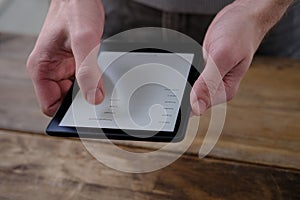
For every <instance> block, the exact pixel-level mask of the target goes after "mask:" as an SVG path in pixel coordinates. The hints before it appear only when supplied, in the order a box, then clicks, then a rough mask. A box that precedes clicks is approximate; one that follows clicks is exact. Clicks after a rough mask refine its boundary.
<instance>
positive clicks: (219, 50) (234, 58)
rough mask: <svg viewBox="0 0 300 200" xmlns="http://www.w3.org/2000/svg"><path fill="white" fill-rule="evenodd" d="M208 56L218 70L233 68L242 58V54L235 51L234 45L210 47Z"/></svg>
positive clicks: (225, 44) (226, 44)
mask: <svg viewBox="0 0 300 200" xmlns="http://www.w3.org/2000/svg"><path fill="white" fill-rule="evenodd" d="M209 55H210V57H211V58H212V60H213V61H214V63H215V64H216V65H217V67H218V68H220V67H233V66H235V65H237V64H238V63H239V62H240V61H241V60H242V59H243V58H244V56H243V53H242V52H241V51H240V50H235V47H234V45H232V44H229V43H224V44H221V45H216V46H213V47H211V50H210V51H209Z"/></svg>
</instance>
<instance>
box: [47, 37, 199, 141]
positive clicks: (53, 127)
mask: <svg viewBox="0 0 300 200" xmlns="http://www.w3.org/2000/svg"><path fill="white" fill-rule="evenodd" d="M166 45H169V46H170V45H173V46H172V47H171V48H170V49H172V50H173V52H171V51H166V50H161V49H157V48H152V47H151V46H152V45H147V44H144V46H147V47H149V48H143V49H138V50H134V51H131V52H143V53H147V52H158V53H193V54H194V59H193V62H192V66H191V69H190V72H189V76H188V81H187V83H186V86H185V91H184V94H183V98H182V101H181V105H180V109H179V112H178V115H177V119H176V125H175V128H174V131H173V132H168V131H160V132H157V133H156V134H154V131H145V130H139V131H138V132H139V135H141V134H143V135H146V136H147V135H151V137H134V136H132V135H130V133H135V134H136V132H137V130H121V129H106V128H86V127H62V126H59V124H60V122H61V120H62V119H63V117H64V115H65V113H66V112H67V111H68V109H69V107H70V106H71V104H72V100H73V98H74V97H75V95H76V94H77V92H78V90H79V87H78V84H77V82H76V81H75V82H74V84H73V87H71V89H70V91H69V92H68V94H67V95H66V97H65V99H64V101H63V102H62V105H61V106H60V108H59V109H58V111H57V112H56V114H55V115H54V117H53V119H52V120H51V121H50V123H49V125H48V127H47V129H46V133H47V134H48V135H50V136H57V137H81V138H93V139H113V140H134V141H152V142H180V141H181V140H183V139H184V136H185V132H186V129H187V125H188V121H189V117H190V111H191V107H190V92H191V87H190V86H193V84H194V82H195V81H196V80H197V78H198V76H199V74H200V72H202V70H203V67H204V66H203V57H202V49H199V46H197V45H195V44H192V43H190V44H182V43H181V44H175V43H173V44H166ZM178 45H180V46H178ZM135 46H136V48H138V47H140V46H141V45H140V44H136V43H132V44H129V43H119V42H118V43H114V42H109V43H108V42H106V43H102V44H101V49H100V52H101V51H118V52H129V51H130V49H132V48H134V47H135ZM177 47H178V48H177ZM127 50H129V51H127ZM100 52H99V53H100ZM78 132H80V134H78ZM155 132H156V131H155ZM128 133H129V134H128Z"/></svg>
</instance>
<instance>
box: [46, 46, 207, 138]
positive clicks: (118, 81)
mask: <svg viewBox="0 0 300 200" xmlns="http://www.w3.org/2000/svg"><path fill="white" fill-rule="evenodd" d="M172 45H173V46H172ZM135 46H136V47H137V48H135ZM140 46H141V45H137V44H120V43H117V44H116V43H105V44H102V45H101V48H100V51H99V54H98V63H99V66H100V68H101V70H102V71H103V81H104V88H105V98H104V100H103V102H102V103H101V104H99V105H96V106H94V105H91V104H89V103H87V102H86V101H85V100H84V98H83V96H82V94H81V92H80V90H79V87H78V85H77V83H76V81H75V82H74V85H73V87H72V88H71V90H70V91H69V92H68V94H67V95H66V97H65V99H64V101H63V103H62V105H61V106H60V108H59V109H58V111H57V112H56V114H55V116H54V117H53V119H52V120H51V122H50V124H49V125H48V127H47V129H46V133H47V134H48V135H51V136H61V137H81V138H94V139H117V140H137V141H156V142H178V141H181V140H182V139H183V138H184V135H185V132H186V129H187V125H188V120H189V116H190V111H191V108H190V99H189V97H190V91H191V86H192V85H193V84H194V82H195V81H196V79H197V78H198V76H199V73H200V72H201V71H202V70H203V65H202V53H201V49H197V48H198V47H196V46H194V45H192V44H180V46H178V45H177V44H168V45H167V46H169V47H170V46H172V48H171V49H172V51H169V50H162V49H157V48H152V47H151V45H148V46H147V45H144V46H146V47H147V48H138V47H140Z"/></svg>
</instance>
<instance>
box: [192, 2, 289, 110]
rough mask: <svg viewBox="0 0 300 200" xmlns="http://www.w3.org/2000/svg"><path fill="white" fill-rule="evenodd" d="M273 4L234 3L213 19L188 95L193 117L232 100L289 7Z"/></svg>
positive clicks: (282, 4)
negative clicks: (200, 68) (202, 63)
mask: <svg viewBox="0 0 300 200" xmlns="http://www.w3.org/2000/svg"><path fill="white" fill-rule="evenodd" d="M272 1H273V0H262V1H259V2H255V3H254V2H253V1H248V0H239V1H235V2H234V3H232V4H231V5H229V6H227V7H225V8H224V9H223V10H222V11H221V12H220V13H218V15H217V16H216V17H215V19H214V20H213V22H212V23H211V25H210V27H209V29H208V31H207V33H206V36H205V39H204V43H203V48H204V49H203V51H204V59H205V61H206V65H205V68H204V70H203V72H202V74H201V75H200V77H199V78H198V80H197V81H196V82H195V84H194V86H193V90H192V92H191V97H190V101H191V106H192V112H193V114H195V115H201V114H203V113H204V112H205V111H206V110H207V109H208V108H209V107H211V106H213V105H216V104H220V103H224V102H225V101H229V100H231V99H232V98H233V97H234V96H235V94H236V93H237V90H238V87H239V84H240V82H241V80H242V78H243V76H244V75H245V73H246V71H247V70H248V68H249V66H250V64H251V62H252V59H253V55H254V53H255V51H256V50H257V48H258V46H259V44H260V43H261V41H262V39H263V38H264V36H265V35H266V33H267V32H268V30H269V29H270V28H271V27H272V26H273V25H274V24H275V23H276V22H277V21H278V20H279V19H280V18H281V16H282V15H283V13H284V12H285V11H286V9H287V7H288V5H289V4H290V3H291V1H289V0H284V1H285V4H284V3H283V2H281V4H276V3H274V2H276V1H273V2H272ZM224 92H225V93H224Z"/></svg>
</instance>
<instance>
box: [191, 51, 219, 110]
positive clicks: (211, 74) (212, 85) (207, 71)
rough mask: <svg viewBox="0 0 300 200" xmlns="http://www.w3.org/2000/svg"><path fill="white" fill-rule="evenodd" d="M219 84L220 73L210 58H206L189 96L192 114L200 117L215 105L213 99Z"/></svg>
mask: <svg viewBox="0 0 300 200" xmlns="http://www.w3.org/2000/svg"><path fill="white" fill-rule="evenodd" d="M221 83H222V76H221V74H220V71H219V69H218V67H217V66H216V64H215V63H214V62H213V60H212V59H211V57H210V56H208V57H207V62H206V65H205V68H204V70H203V72H202V73H201V75H200V76H199V78H198V79H197V80H196V82H195V84H194V86H193V88H192V91H191V94H190V103H191V106H192V112H193V114H195V115H198V116H199V115H202V114H203V113H204V112H205V111H206V110H207V109H208V108H209V107H211V105H214V104H215V103H214V102H213V101H214V99H213V97H214V96H215V94H216V93H217V92H218V90H219V88H220V85H221Z"/></svg>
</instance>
